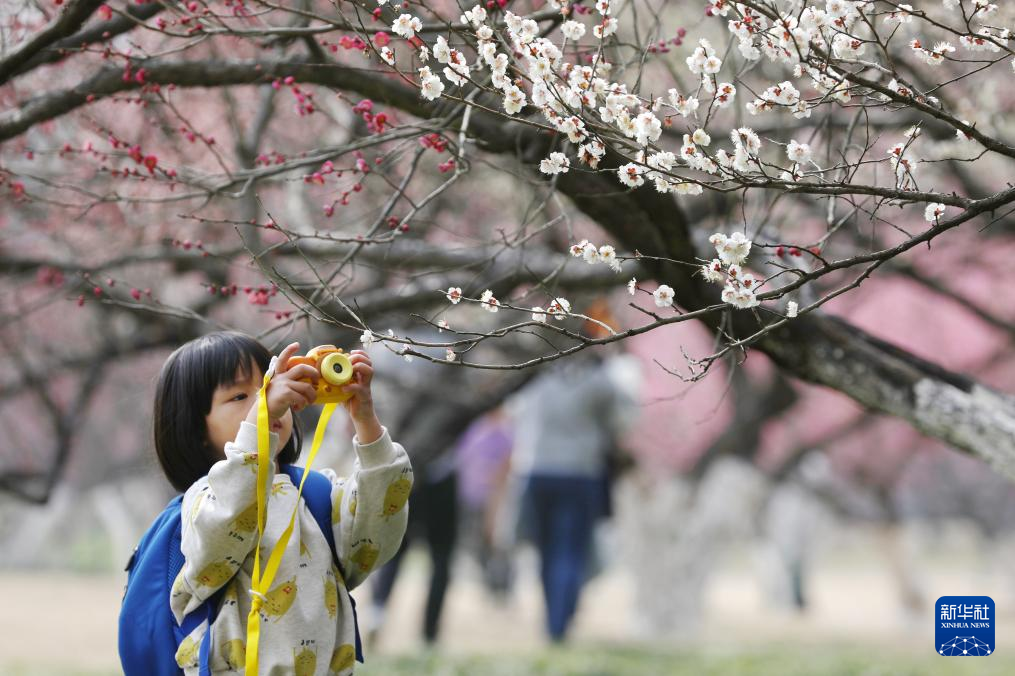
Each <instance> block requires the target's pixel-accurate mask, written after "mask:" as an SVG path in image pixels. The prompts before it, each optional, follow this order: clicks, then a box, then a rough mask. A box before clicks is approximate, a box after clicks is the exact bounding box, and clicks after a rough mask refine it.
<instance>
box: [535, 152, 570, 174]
mask: <svg viewBox="0 0 1015 676" xmlns="http://www.w3.org/2000/svg"><path fill="white" fill-rule="evenodd" d="M570 168H571V160H569V159H568V158H567V155H565V154H564V153H550V156H549V157H547V158H546V159H544V160H543V161H542V162H540V163H539V171H541V172H543V173H544V174H550V175H553V174H566V173H567V172H568V170H569V169H570Z"/></svg>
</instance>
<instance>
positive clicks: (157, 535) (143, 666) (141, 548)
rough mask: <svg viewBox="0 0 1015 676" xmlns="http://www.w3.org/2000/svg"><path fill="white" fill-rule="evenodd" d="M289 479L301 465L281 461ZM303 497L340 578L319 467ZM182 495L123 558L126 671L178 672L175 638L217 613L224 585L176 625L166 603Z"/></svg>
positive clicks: (178, 557)
mask: <svg viewBox="0 0 1015 676" xmlns="http://www.w3.org/2000/svg"><path fill="white" fill-rule="evenodd" d="M282 471H284V472H285V473H286V474H288V475H289V478H290V479H292V482H293V484H295V485H297V486H298V485H299V483H300V480H301V479H302V478H303V468H302V467H296V466H295V465H282ZM303 500H304V501H305V502H306V504H307V508H308V509H309V510H310V513H311V514H313V516H314V520H315V521H316V522H317V525H318V526H320V527H321V532H323V533H324V538H325V539H326V540H327V541H328V546H329V547H331V555H332V557H333V558H334V560H335V565H336V566H338V569H339V573H341V575H342V578H343V579H345V571H343V570H342V565H341V563H339V560H338V553H337V552H336V550H335V535H334V533H333V532H332V530H331V482H330V481H328V478H327V477H326V476H324V475H323V474H321V473H320V472H315V471H313V470H311V471H310V474H309V475H308V476H307V481H306V483H305V484H304V485H303ZM182 504H183V496H182V495H178V496H176V497H175V498H173V499H172V500H171V501H170V502H169V505H167V506H166V508H165V509H164V510H162V513H161V514H160V515H159V516H158V518H156V519H155V522H154V523H153V524H152V525H151V527H149V528H148V531H147V532H145V534H144V535H143V536H142V537H141V542H140V543H138V546H137V548H136V549H135V550H134V553H133V555H131V557H130V561H129V562H127V568H126V570H127V588H126V590H125V591H124V595H123V604H122V606H121V607H120V632H119V647H120V663H121V665H122V666H123V673H124V674H125V676H180V674H182V673H183V670H182V669H180V667H179V666H177V664H176V650H177V648H179V646H180V643H182V642H183V639H185V638H186V637H187V636H188V635H189V634H190V633H191V632H192V631H194V629H196V628H197V627H198V626H199V625H200V624H201V623H202V622H204V621H205V620H208V626H209V627H211V625H212V623H213V622H214V621H215V616H216V614H217V613H218V606H219V600H220V599H221V597H222V594H223V590H224V587H223V588H222V589H219V590H218V591H217V592H215V593H214V594H212V595H211V596H210V597H208V598H207V599H206V600H205V602H204V603H202V604H201V605H200V606H199V607H197V608H196V609H194V610H193V611H192V612H191V613H189V614H188V615H187V616H186V617H184V618H183V623H182V624H176V618H175V617H173V612H172V610H171V609H170V607H169V594H170V590H171V589H172V587H173V583H174V582H175V581H176V576H177V575H179V573H180V569H181V568H183V561H184V557H183V552H182V551H181V550H180V537H181V528H182V524H181V520H180V507H181V505H182ZM349 601H350V602H351V603H352V618H353V627H354V628H355V631H356V659H357V661H359V662H363V647H362V643H361V641H360V635H359V621H358V619H357V617H356V602H355V601H354V600H353V598H352V596H349ZM210 635H211V632H210V631H209V632H207V633H205V635H204V640H203V641H201V647H200V651H199V653H198V654H199V658H200V661H199V664H200V673H201V676H206V675H210V674H211V666H210V660H209V651H210V649H211V646H210V643H211V641H210V640H209V637H210Z"/></svg>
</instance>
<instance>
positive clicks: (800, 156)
mask: <svg viewBox="0 0 1015 676" xmlns="http://www.w3.org/2000/svg"><path fill="white" fill-rule="evenodd" d="M786 156H787V157H788V158H789V161H790V162H795V163H796V164H804V163H805V162H810V161H811V147H810V146H809V145H807V144H806V143H798V142H797V141H796V139H793V140H792V141H790V142H789V145H788V146H786Z"/></svg>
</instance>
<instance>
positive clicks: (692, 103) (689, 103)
mask: <svg viewBox="0 0 1015 676" xmlns="http://www.w3.org/2000/svg"><path fill="white" fill-rule="evenodd" d="M668 94H669V101H670V105H671V106H673V108H674V109H675V110H676V111H677V114H678V115H680V116H682V117H687V116H688V115H692V114H694V112H695V111H696V110H698V99H696V98H695V97H693V96H692V97H689V98H685V97H684V96H683V95H682V94H680V93H679V92H678V91H677V90H676V89H671V90H670V91H669V92H668Z"/></svg>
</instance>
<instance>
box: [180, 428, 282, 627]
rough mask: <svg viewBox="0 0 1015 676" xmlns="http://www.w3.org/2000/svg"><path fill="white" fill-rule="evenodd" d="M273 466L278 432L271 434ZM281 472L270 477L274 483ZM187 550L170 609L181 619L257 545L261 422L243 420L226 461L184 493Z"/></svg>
mask: <svg viewBox="0 0 1015 676" xmlns="http://www.w3.org/2000/svg"><path fill="white" fill-rule="evenodd" d="M269 439H270V446H269V449H270V453H271V457H272V464H274V458H275V455H276V454H277V453H278V441H279V439H278V434H276V433H274V432H270V433H269ZM274 475H275V471H274V469H273V470H272V471H271V473H270V475H269V477H268V485H266V486H265V490H266V491H267V489H268V488H269V487H270V482H271V481H272V479H273V477H274ZM180 514H181V522H182V539H181V549H182V551H183V556H184V558H185V561H184V564H183V568H182V569H181V570H180V575H179V576H178V577H177V578H176V581H175V583H174V584H173V589H172V592H171V597H170V607H171V608H172V610H173V615H174V616H175V617H176V621H177V622H181V621H182V619H183V617H184V616H185V615H187V614H188V613H190V612H191V611H192V610H194V609H195V608H197V607H198V606H199V605H201V603H202V602H203V601H204V600H205V599H207V598H208V597H209V596H211V595H212V594H214V593H215V592H216V591H217V590H218V589H219V588H220V587H222V586H223V585H224V584H225V583H226V582H228V581H229V580H230V578H232V576H233V575H234V574H235V573H236V571H237V570H238V569H239V567H240V566H241V565H242V563H243V561H244V560H245V559H246V558H247V555H248V554H250V552H251V551H253V549H254V546H255V545H256V543H257V426H256V425H253V424H251V423H249V422H246V421H244V422H242V423H240V429H239V432H238V433H237V434H236V440H235V441H231V442H229V443H227V444H226V445H225V459H224V460H220V461H218V462H216V463H215V464H214V465H212V468H211V470H210V471H209V472H208V475H207V476H206V477H203V478H201V479H199V480H198V481H196V482H194V485H193V486H191V487H190V488H189V489H187V492H186V493H185V494H184V496H183V505H182V507H181V513H180Z"/></svg>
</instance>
